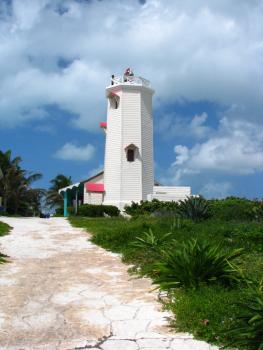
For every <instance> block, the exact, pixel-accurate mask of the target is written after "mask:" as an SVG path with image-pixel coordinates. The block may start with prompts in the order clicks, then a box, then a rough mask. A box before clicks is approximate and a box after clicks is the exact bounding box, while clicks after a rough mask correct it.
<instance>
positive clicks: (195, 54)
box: [0, 0, 263, 138]
mask: <svg viewBox="0 0 263 350" xmlns="http://www.w3.org/2000/svg"><path fill="white" fill-rule="evenodd" d="M2 8H3V9H4V10H3V11H4V15H3V16H2V17H1V22H0V30H1V43H0V74H1V82H0V126H1V127H7V126H15V125H17V124H19V123H20V124H22V123H24V122H25V121H27V120H32V119H35V118H37V116H34V114H32V113H31V111H32V110H34V109H36V108H42V107H44V106H45V105H50V104H55V105H58V107H59V108H61V109H63V110H66V111H68V112H71V113H72V114H73V115H74V118H73V123H74V125H75V126H77V127H80V128H84V129H88V130H95V128H96V127H97V123H98V121H99V120H100V119H101V118H103V114H104V113H105V109H106V102H105V97H104V88H105V85H106V84H107V83H108V79H109V76H110V74H111V73H120V72H121V71H122V70H123V69H124V68H125V67H126V66H129V65H131V66H132V67H133V68H134V70H135V73H137V74H140V75H143V76H145V77H146V78H149V79H150V80H151V81H152V83H153V86H154V88H155V89H156V97H155V101H157V103H168V102H169V103H170V102H172V101H180V100H181V99H186V100H191V101H198V100H204V99H205V100H209V101H214V102H217V103H220V104H223V105H226V106H238V109H239V111H240V110H244V115H245V114H246V112H248V111H250V119H252V118H254V120H258V122H260V120H261V119H262V114H261V111H262V100H263V99H262V97H263V89H262V78H263V71H262V64H263V59H262V57H263V44H262V36H263V28H262V26H261V21H262V13H263V6H262V2H261V1H260V0H254V1H245V0H228V1H226V0H215V1H213V2H207V1H205V0H187V1H184V2H182V1H179V0H167V1H161V0H148V1H147V2H146V4H145V5H143V6H141V5H140V4H139V2H137V1H134V0H126V1H120V0H111V1H91V2H76V1H73V0H65V1H62V0H56V1H54V0H52V1H51V0H26V1H21V0H14V1H13V8H12V14H11V16H10V15H8V13H9V12H8V10H7V9H6V8H4V6H2ZM59 8H60V10H58V9H59ZM62 8H63V11H62ZM59 12H60V13H59ZM62 13H64V14H63V15H61V14H62ZM60 58H63V59H65V60H68V62H70V63H69V66H68V67H67V68H61V67H59V66H58V64H57V63H58V60H59V59H60ZM232 117H233V118H240V115H239V114H238V115H236V114H235V115H233V116H232ZM204 119H205V118H204ZM204 119H201V118H200V117H199V118H197V119H196V120H195V123H196V124H195V125H192V127H193V128H194V127H195V129H196V133H197V134H198V133H199V138H202V137H204V136H203V135H204V133H206V132H207V130H206V129H203V126H204V123H205V120H204ZM197 134H196V135H197Z"/></svg>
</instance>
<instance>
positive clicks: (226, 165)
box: [172, 118, 263, 182]
mask: <svg viewBox="0 0 263 350" xmlns="http://www.w3.org/2000/svg"><path fill="white" fill-rule="evenodd" d="M174 151H175V153H176V160H175V162H174V163H173V165H172V169H173V178H174V180H175V181H177V182H178V181H182V180H183V177H184V176H186V175H187V174H188V175H189V174H197V173H199V174H200V173H203V174H205V173H207V172H211V173H213V172H216V173H217V174H219V173H221V174H234V175H248V174H253V173H255V172H256V171H262V170H263V131H262V129H260V128H258V126H257V125H256V124H253V123H250V122H245V121H236V120H234V121H229V120H228V119H227V118H223V119H222V120H221V122H220V127H219V129H218V130H217V132H215V133H214V135H213V136H212V137H211V138H208V139H207V140H206V141H204V142H203V143H197V144H195V145H194V146H193V147H192V148H187V147H186V146H182V145H177V146H175V148H174Z"/></svg>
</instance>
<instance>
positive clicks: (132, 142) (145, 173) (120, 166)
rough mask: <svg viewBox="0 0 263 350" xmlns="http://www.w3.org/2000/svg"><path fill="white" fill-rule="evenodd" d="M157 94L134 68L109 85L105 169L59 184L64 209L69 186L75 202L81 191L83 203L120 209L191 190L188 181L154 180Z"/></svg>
mask: <svg viewBox="0 0 263 350" xmlns="http://www.w3.org/2000/svg"><path fill="white" fill-rule="evenodd" d="M153 94H154V90H153V89H152V87H151V85H150V82H149V81H148V80H146V79H144V78H141V77H135V76H134V75H133V73H132V71H131V70H130V69H127V70H126V72H125V73H124V75H123V76H121V77H116V78H115V77H112V80H111V85H110V86H108V87H106V99H107V104H108V106H107V121H105V122H101V123H100V127H101V128H102V129H103V130H104V132H105V137H106V140H105V158H104V170H103V171H101V172H100V173H98V174H95V175H94V176H92V177H91V178H89V179H87V180H85V181H82V182H81V183H76V184H73V185H71V186H69V187H66V188H63V189H61V190H60V193H62V194H63V195H64V204H65V215H66V214H67V210H66V207H67V204H68V193H69V192H70V193H71V198H72V192H74V193H75V197H74V195H73V197H74V199H75V200H74V203H75V205H77V204H78V201H79V199H78V198H79V194H80V195H81V197H82V198H83V199H82V202H83V203H90V204H109V205H115V206H117V207H118V208H119V209H121V210H122V209H124V207H125V205H127V204H131V202H140V201H141V200H143V201H145V200H152V199H154V198H156V199H159V200H162V201H178V200H182V199H185V198H186V197H187V196H189V195H191V189H190V187H170V186H160V185H159V184H157V183H156V182H154V161H153V117H152V97H153ZM82 191H84V192H83V195H82V193H80V192H82Z"/></svg>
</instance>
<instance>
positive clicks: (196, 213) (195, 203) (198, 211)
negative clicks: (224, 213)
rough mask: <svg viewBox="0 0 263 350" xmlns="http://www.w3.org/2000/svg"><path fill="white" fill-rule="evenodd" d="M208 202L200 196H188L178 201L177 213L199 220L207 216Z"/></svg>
mask: <svg viewBox="0 0 263 350" xmlns="http://www.w3.org/2000/svg"><path fill="white" fill-rule="evenodd" d="M209 209H210V205H209V202H208V201H207V200H206V199H204V198H203V197H201V196H198V197H193V196H192V197H188V198H187V199H185V200H183V201H180V204H179V213H180V214H181V215H182V216H183V217H185V218H188V219H191V220H193V221H200V220H202V219H207V218H208V217H209Z"/></svg>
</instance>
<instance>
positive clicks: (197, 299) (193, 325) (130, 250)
mask: <svg viewBox="0 0 263 350" xmlns="http://www.w3.org/2000/svg"><path fill="white" fill-rule="evenodd" d="M70 222H71V223H72V225H74V226H77V227H84V228H86V229H87V231H89V232H90V233H92V241H93V242H94V243H95V244H98V245H100V246H101V247H103V248H105V249H108V250H110V251H113V252H117V253H121V254H122V258H123V261H124V262H126V263H132V264H133V265H135V268H134V271H135V272H136V271H137V272H138V271H140V273H142V274H145V275H148V276H150V277H152V276H153V265H154V264H155V263H156V262H158V261H160V252H158V249H157V250H156V249H151V248H149V249H145V247H144V248H143V247H142V248H140V247H138V246H135V245H134V242H135V241H137V239H136V237H141V238H143V237H145V235H144V232H145V231H146V232H149V229H152V231H153V233H154V236H155V237H156V238H157V239H159V240H160V242H161V241H162V237H163V236H164V234H165V233H167V232H172V235H171V236H170V237H169V239H168V240H167V241H166V242H164V243H163V245H162V249H163V250H164V251H165V250H168V249H173V248H171V247H173V244H174V245H175V246H176V244H181V243H182V242H186V241H188V240H189V239H191V238H196V239H199V240H205V241H206V242H209V243H215V244H220V245H222V249H224V250H225V251H230V250H232V249H236V248H243V249H244V252H243V255H242V256H241V257H240V258H238V259H239V261H238V263H239V264H240V265H241V268H242V271H243V274H244V276H245V277H246V278H247V279H249V280H250V281H258V282H259V281H260V279H261V278H262V274H263V273H262V271H263V225H262V223H259V222H229V221H228V222H227V221H222V220H221V221H220V220H215V219H213V220H212V219H210V220H206V221H203V222H197V223H195V222H192V221H190V220H180V221H179V222H176V221H175V220H174V219H173V218H151V217H149V216H143V217H138V218H135V219H131V220H130V221H127V220H125V219H122V218H110V219H109V218H96V219H92V218H82V217H71V218H70ZM250 293H251V292H250V288H249V287H248V286H247V284H246V283H243V282H241V283H239V284H237V285H234V286H231V287H223V286H222V285H219V284H216V283H215V284H212V285H203V286H202V287H201V288H198V289H182V288H180V289H177V290H175V291H173V292H170V293H169V298H170V302H169V303H168V304H166V307H167V308H169V309H170V310H171V311H172V312H174V314H176V321H175V320H174V321H172V325H173V326H174V327H175V328H176V329H177V330H180V331H188V332H191V333H193V334H194V335H195V337H196V338H200V339H203V340H207V341H209V342H211V343H215V344H219V343H220V344H226V343H227V342H228V341H229V340H230V339H231V337H230V336H229V335H227V332H226V331H227V330H229V329H230V328H231V327H232V326H233V325H235V324H237V317H239V316H240V314H241V309H240V307H239V305H237V302H242V301H244V299H245V298H246V297H247V296H248V295H250ZM243 348H244V349H246V348H245V347H243ZM243 348H242V347H240V349H243ZM251 349H252V348H251Z"/></svg>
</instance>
